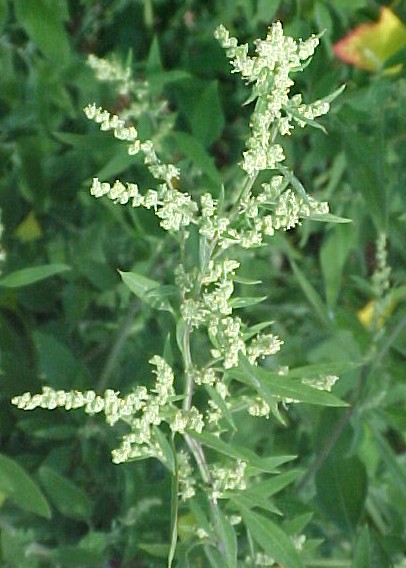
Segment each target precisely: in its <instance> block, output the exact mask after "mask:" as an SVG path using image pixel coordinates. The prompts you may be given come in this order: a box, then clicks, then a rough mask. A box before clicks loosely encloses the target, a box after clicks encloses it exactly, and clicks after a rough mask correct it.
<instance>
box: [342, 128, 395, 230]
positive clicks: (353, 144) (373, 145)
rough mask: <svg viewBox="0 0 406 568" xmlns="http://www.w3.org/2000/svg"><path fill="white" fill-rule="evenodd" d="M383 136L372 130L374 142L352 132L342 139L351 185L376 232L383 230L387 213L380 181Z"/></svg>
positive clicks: (382, 184)
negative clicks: (360, 199) (360, 196)
mask: <svg viewBox="0 0 406 568" xmlns="http://www.w3.org/2000/svg"><path fill="white" fill-rule="evenodd" d="M383 136H384V135H383V133H382V132H381V128H379V127H378V126H375V139H374V140H369V139H368V138H366V137H365V136H362V135H361V134H357V133H354V132H351V134H348V135H347V136H346V137H345V145H346V154H347V156H348V163H349V164H351V167H350V168H349V175H350V179H351V185H352V187H353V189H354V191H358V192H359V193H360V194H361V195H362V196H363V198H364V203H365V207H366V209H367V210H368V211H369V213H370V215H371V216H372V219H373V220H374V222H375V225H376V227H377V229H378V230H379V231H384V230H386V223H387V213H388V203H387V184H386V183H385V179H384V178H383V171H384V164H383V159H384V158H383V156H384V155H385V153H384V150H383V148H382V146H383V144H384V140H383Z"/></svg>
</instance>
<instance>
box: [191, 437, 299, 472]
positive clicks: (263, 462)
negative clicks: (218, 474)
mask: <svg viewBox="0 0 406 568" xmlns="http://www.w3.org/2000/svg"><path fill="white" fill-rule="evenodd" d="M188 434H189V435H190V436H192V438H195V440H197V441H198V442H200V443H201V444H203V445H204V446H207V447H208V448H211V449H213V450H216V451H217V452H220V453H221V454H224V455H226V456H230V457H232V458H234V459H237V460H239V459H240V460H244V461H246V462H247V463H248V464H249V465H251V466H252V467H255V468H257V469H259V470H260V471H266V472H268V473H273V472H275V471H276V470H277V468H278V467H279V466H280V465H282V464H284V463H286V462H289V461H292V460H293V459H295V458H296V456H275V457H270V458H260V457H258V456H257V455H256V454H255V453H254V452H251V451H250V450H248V449H246V448H242V447H240V446H236V445H234V444H233V445H232V444H229V443H226V442H224V441H223V440H221V439H220V438H218V437H217V436H214V434H210V433H208V432H201V433H200V434H199V433H198V432H195V431H192V430H190V431H189V432H188Z"/></svg>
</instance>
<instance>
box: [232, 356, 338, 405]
mask: <svg viewBox="0 0 406 568" xmlns="http://www.w3.org/2000/svg"><path fill="white" fill-rule="evenodd" d="M227 374H228V375H229V376H231V377H232V378H234V379H236V380H238V381H240V382H242V383H244V384H246V385H249V386H251V387H252V388H253V389H254V390H256V391H257V392H258V394H260V395H261V396H262V397H263V398H264V400H266V401H268V400H269V401H270V402H271V403H274V402H275V397H278V398H281V399H288V400H291V401H298V402H307V403H309V404H319V405H322V406H347V404H346V403H345V402H343V401H341V400H340V399H338V398H337V397H335V396H334V395H332V394H330V393H329V392H326V391H322V390H318V389H316V388H314V387H311V386H309V385H306V384H303V383H302V382H300V381H298V380H292V379H291V378H289V377H286V376H280V375H278V374H276V373H273V372H271V371H268V370H266V369H261V368H259V367H255V366H253V365H251V364H250V363H249V361H248V359H247V358H246V357H244V356H241V357H240V365H239V367H238V369H229V370H228V371H227Z"/></svg>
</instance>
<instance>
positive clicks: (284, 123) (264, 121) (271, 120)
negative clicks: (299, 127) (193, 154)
mask: <svg viewBox="0 0 406 568" xmlns="http://www.w3.org/2000/svg"><path fill="white" fill-rule="evenodd" d="M215 37H216V38H217V39H218V41H219V42H220V44H221V46H222V47H224V48H225V49H226V55H227V57H228V58H229V59H230V60H231V65H232V68H233V72H234V73H240V74H241V75H242V77H243V79H244V80H245V81H246V82H247V83H254V86H253V89H252V95H251V96H250V98H249V99H248V101H247V102H251V101H255V100H256V101H257V102H256V106H255V109H254V112H253V114H252V116H251V124H250V126H251V135H250V137H249V139H248V141H247V151H246V152H244V154H243V163H242V168H243V169H244V170H245V171H246V172H247V174H248V175H249V176H251V177H255V176H256V175H257V173H258V172H259V171H261V170H265V169H271V170H272V169H277V168H278V165H279V164H280V163H281V162H283V161H284V160H285V155H284V152H283V149H282V147H281V146H280V144H278V143H276V142H275V138H276V135H277V134H278V133H279V134H281V135H282V136H283V135H286V134H290V133H291V131H292V130H293V128H294V123H293V122H292V119H295V120H296V121H298V122H299V123H300V124H301V123H302V122H304V123H307V122H308V121H309V119H313V118H315V117H316V116H321V115H322V114H325V113H327V112H328V109H329V106H328V103H327V101H324V102H320V101H316V102H315V103H312V104H311V105H304V104H302V105H300V102H301V99H300V100H299V99H294V98H293V97H292V99H293V102H291V100H290V98H289V93H290V89H291V87H292V86H293V84H294V81H293V80H292V79H291V78H290V74H291V73H294V72H297V71H300V70H302V69H303V64H304V63H305V62H306V60H308V59H309V58H310V57H311V56H312V55H313V53H314V50H315V48H316V47H317V45H318V44H319V38H318V37H317V36H315V35H312V36H311V37H310V38H309V39H307V40H306V41H302V40H300V41H298V42H297V41H295V40H294V39H293V38H291V37H287V36H285V35H284V33H283V28H282V24H281V23H280V22H275V23H273V24H272V26H271V27H270V28H269V30H268V34H267V36H266V38H265V40H257V41H256V42H255V51H256V55H254V56H252V57H250V56H249V55H248V45H247V44H244V45H239V44H238V40H237V39H236V38H234V37H230V34H229V32H228V30H227V29H226V28H225V27H224V26H222V25H221V26H219V27H218V28H217V29H216V31H215ZM293 109H294V110H293Z"/></svg>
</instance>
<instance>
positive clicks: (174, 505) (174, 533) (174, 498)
mask: <svg viewBox="0 0 406 568" xmlns="http://www.w3.org/2000/svg"><path fill="white" fill-rule="evenodd" d="M171 453H172V456H173V461H174V468H173V473H172V484H171V485H172V486H171V537H170V541H171V544H170V548H169V553H168V568H171V566H172V562H173V559H174V558H175V552H176V544H177V540H178V511H179V468H178V464H177V463H176V450H175V446H174V441H173V437H172V439H171Z"/></svg>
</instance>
